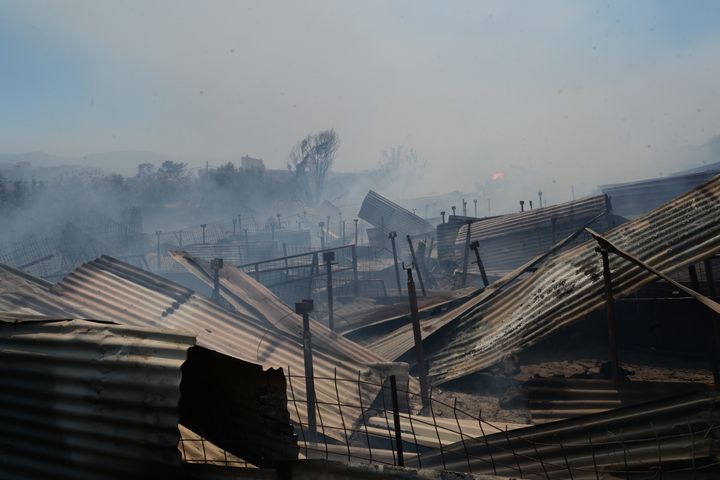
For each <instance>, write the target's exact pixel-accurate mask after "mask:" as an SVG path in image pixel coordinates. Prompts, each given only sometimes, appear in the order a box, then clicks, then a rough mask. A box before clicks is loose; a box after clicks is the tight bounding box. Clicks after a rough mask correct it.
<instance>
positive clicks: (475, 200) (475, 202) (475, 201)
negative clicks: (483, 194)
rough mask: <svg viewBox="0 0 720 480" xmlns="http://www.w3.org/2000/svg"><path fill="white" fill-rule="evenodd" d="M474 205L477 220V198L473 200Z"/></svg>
mask: <svg viewBox="0 0 720 480" xmlns="http://www.w3.org/2000/svg"><path fill="white" fill-rule="evenodd" d="M473 203H474V204H475V218H477V198H476V199H474V200H473Z"/></svg>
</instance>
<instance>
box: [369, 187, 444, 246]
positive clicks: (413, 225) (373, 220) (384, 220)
mask: <svg viewBox="0 0 720 480" xmlns="http://www.w3.org/2000/svg"><path fill="white" fill-rule="evenodd" d="M358 217H359V218H361V219H363V220H365V221H366V222H368V223H370V224H372V225H373V226H374V227H376V228H379V229H383V230H384V232H385V236H387V232H397V234H398V238H399V240H398V241H399V242H400V241H401V239H403V238H404V237H405V235H410V236H414V235H421V234H424V233H428V232H432V231H433V226H432V225H430V223H429V222H428V221H427V220H423V219H422V218H420V217H419V216H417V215H415V214H414V213H412V212H411V211H409V210H407V209H405V208H403V207H401V206H400V205H398V204H397V203H395V202H392V201H390V200H388V199H387V198H385V197H383V196H382V195H380V194H378V193H375V192H373V191H372V190H370V191H369V192H368V193H367V195H366V196H365V199H364V200H363V203H362V206H361V207H360V212H359V213H358Z"/></svg>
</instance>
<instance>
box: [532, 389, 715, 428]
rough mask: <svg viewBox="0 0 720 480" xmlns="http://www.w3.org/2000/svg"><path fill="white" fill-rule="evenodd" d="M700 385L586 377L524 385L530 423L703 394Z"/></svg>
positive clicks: (553, 420) (546, 421)
mask: <svg viewBox="0 0 720 480" xmlns="http://www.w3.org/2000/svg"><path fill="white" fill-rule="evenodd" d="M707 388H708V387H707V385H705V384H703V383H680V382H613V381H612V380H604V379H596V378H593V379H588V378H533V379H530V380H528V381H527V382H525V384H524V385H523V390H525V391H526V392H527V396H528V407H529V410H530V416H531V418H532V422H533V423H536V424H537V423H548V422H555V421H558V420H564V419H566V418H572V417H578V416H581V415H590V414H593V413H600V412H605V411H607V410H612V409H614V408H619V407H626V406H629V405H637V404H640V403H645V402H649V401H651V400H655V399H660V398H665V397H671V396H676V395H679V394H681V393H692V392H700V391H706V390H707Z"/></svg>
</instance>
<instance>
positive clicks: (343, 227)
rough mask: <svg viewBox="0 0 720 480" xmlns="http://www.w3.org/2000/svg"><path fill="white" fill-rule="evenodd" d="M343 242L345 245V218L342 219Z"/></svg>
mask: <svg viewBox="0 0 720 480" xmlns="http://www.w3.org/2000/svg"><path fill="white" fill-rule="evenodd" d="M342 243H343V245H345V220H343V221H342Z"/></svg>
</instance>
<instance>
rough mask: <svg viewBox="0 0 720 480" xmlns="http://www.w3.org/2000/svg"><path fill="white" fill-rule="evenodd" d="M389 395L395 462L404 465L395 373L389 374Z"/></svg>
mask: <svg viewBox="0 0 720 480" xmlns="http://www.w3.org/2000/svg"><path fill="white" fill-rule="evenodd" d="M390 397H391V399H392V409H393V423H394V424H395V450H396V451H397V464H398V465H399V466H401V467H404V466H405V458H404V457H403V443H402V430H401V428H400V408H399V407H398V395H397V381H396V380H395V375H390Z"/></svg>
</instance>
